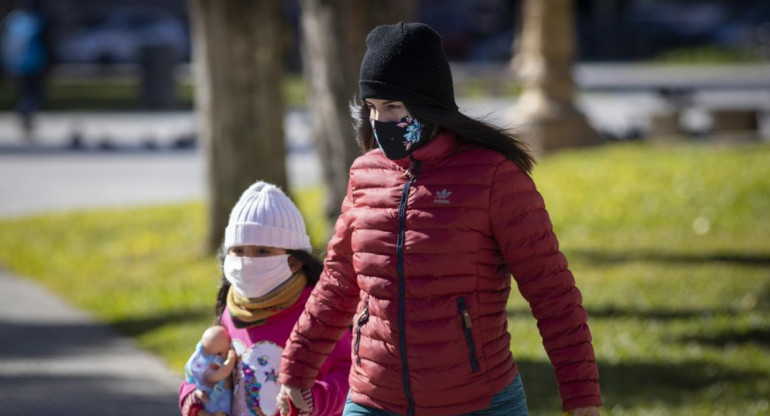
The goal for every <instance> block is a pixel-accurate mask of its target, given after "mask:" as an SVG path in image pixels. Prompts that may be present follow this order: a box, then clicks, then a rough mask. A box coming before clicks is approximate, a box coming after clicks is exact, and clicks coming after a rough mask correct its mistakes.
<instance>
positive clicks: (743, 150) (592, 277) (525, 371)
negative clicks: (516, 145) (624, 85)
mask: <svg viewBox="0 0 770 416" xmlns="http://www.w3.org/2000/svg"><path fill="white" fill-rule="evenodd" d="M535 180H536V182H537V183H538V186H539V187H540V190H541V192H542V193H543V195H544V197H545V199H546V203H547V206H548V209H549V211H550V213H551V216H552V220H553V222H554V225H555V228H556V232H557V234H558V235H559V237H560V241H561V245H562V249H563V250H564V252H565V253H566V255H567V257H568V258H569V259H570V263H571V268H572V270H573V272H574V273H575V276H576V278H577V281H578V285H579V286H580V288H581V290H582V292H583V296H584V303H585V306H586V308H587V309H588V311H589V315H590V325H591V329H592V332H593V336H594V345H595V348H596V354H597V359H598V361H599V367H600V374H601V384H602V391H603V394H604V400H605V403H606V404H605V406H604V408H603V414H605V415H767V414H770V407H769V403H768V398H770V359H768V357H770V354H769V353H770V145H768V144H756V145H747V146H739V147H730V148H728V147H715V146H710V145H704V144H681V145H671V146H655V145H650V144H641V143H632V144H614V145H609V146H605V147H602V148H595V149H584V150H574V151H565V152H561V153H557V154H553V155H550V156H547V157H546V158H544V159H543V160H541V161H540V163H539V164H538V166H537V167H536V169H535ZM295 191H296V192H295V195H297V196H298V200H299V204H300V207H301V209H302V211H303V212H304V214H305V215H306V217H307V218H308V222H309V223H310V224H311V228H312V230H313V231H312V233H313V244H314V246H315V247H319V248H320V247H323V246H324V245H325V241H323V239H324V237H323V236H322V230H323V229H324V224H323V219H322V211H321V210H320V209H318V207H319V206H322V205H321V204H320V198H321V194H320V191H318V190H315V189H299V190H295ZM204 224H205V216H204V211H203V206H202V204H198V203H192V204H186V205H173V206H163V207H152V208H137V209H127V210H99V211H93V212H75V213H64V214H54V215H46V216H37V217H32V218H24V219H18V220H12V221H5V222H0V263H2V264H4V265H5V266H6V267H8V268H9V269H11V270H13V271H15V272H18V273H20V274H22V275H26V276H29V277H31V278H34V279H36V280H39V281H41V282H43V283H44V284H45V285H46V286H48V287H50V288H51V289H53V290H54V291H55V292H57V293H59V294H61V295H62V296H64V297H65V298H66V299H68V300H69V301H71V302H72V303H74V304H75V305H77V306H80V307H82V308H85V309H87V310H89V311H92V312H93V313H94V314H96V315H97V316H98V317H99V318H100V319H102V320H103V321H105V322H108V323H109V324H111V325H113V326H114V327H116V328H117V329H118V330H119V331H121V332H123V333H125V334H128V335H130V336H132V337H134V338H136V339H137V340H138V342H139V343H140V344H141V345H142V346H143V347H145V348H147V349H149V350H151V351H154V352H156V353H158V354H159V355H161V356H162V357H163V358H165V359H166V360H167V361H168V362H170V363H171V365H172V366H173V367H174V368H176V369H178V370H181V368H182V366H183V363H184V361H185V360H186V358H187V357H188V354H189V353H190V352H191V351H192V348H193V346H194V344H195V341H196V340H197V339H198V337H199V335H200V333H201V331H202V329H203V328H204V327H205V326H206V325H207V324H209V323H210V321H211V319H212V317H213V305H214V296H215V291H216V288H217V284H218V281H219V271H218V266H217V264H216V260H215V258H214V256H212V255H209V254H206V253H204V252H203V250H202V247H203V236H204V229H203V226H204ZM509 315H510V321H509V326H510V329H511V332H512V334H513V341H512V344H511V350H512V351H513V353H514V355H515V357H516V360H517V362H518V363H519V365H520V368H521V371H522V377H523V378H524V383H525V388H526V389H527V394H528V401H529V405H530V408H531V410H532V414H533V415H541V414H542V415H546V414H551V415H552V414H558V408H559V400H558V395H557V392H556V387H555V381H554V377H553V372H552V370H551V369H550V364H549V363H548V360H547V358H546V356H545V353H544V352H543V349H542V346H541V344H540V339H539V335H538V333H537V330H536V328H535V322H534V321H533V319H532V318H531V315H530V313H529V311H528V308H527V306H526V304H525V303H524V301H523V300H522V299H521V298H520V296H519V295H517V294H516V295H513V296H512V297H511V300H510V302H509Z"/></svg>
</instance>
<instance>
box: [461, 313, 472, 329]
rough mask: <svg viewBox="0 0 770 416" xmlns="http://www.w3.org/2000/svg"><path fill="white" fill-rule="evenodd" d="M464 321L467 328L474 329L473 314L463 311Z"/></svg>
mask: <svg viewBox="0 0 770 416" xmlns="http://www.w3.org/2000/svg"><path fill="white" fill-rule="evenodd" d="M463 321H464V323H465V327H466V328H473V322H472V321H471V314H470V313H469V312H468V310H467V309H463Z"/></svg>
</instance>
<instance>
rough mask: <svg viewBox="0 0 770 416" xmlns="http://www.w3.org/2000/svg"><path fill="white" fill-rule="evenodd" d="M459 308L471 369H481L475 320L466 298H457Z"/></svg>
mask: <svg viewBox="0 0 770 416" xmlns="http://www.w3.org/2000/svg"><path fill="white" fill-rule="evenodd" d="M457 308H458V309H459V311H460V318H461V319H462V324H463V332H464V333H465V342H466V343H467V344H468V350H469V353H470V362H471V371H472V372H474V373H475V372H477V371H479V362H478V360H477V359H476V344H475V343H474V342H473V333H472V332H471V328H473V321H472V320H471V314H470V312H468V306H467V305H466V304H465V299H464V298H457Z"/></svg>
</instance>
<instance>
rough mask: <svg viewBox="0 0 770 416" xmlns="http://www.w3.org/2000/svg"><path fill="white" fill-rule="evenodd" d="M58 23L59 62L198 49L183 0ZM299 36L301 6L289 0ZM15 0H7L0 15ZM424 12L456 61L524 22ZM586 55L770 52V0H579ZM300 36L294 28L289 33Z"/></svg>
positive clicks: (443, 9)
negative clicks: (153, 49)
mask: <svg viewBox="0 0 770 416" xmlns="http://www.w3.org/2000/svg"><path fill="white" fill-rule="evenodd" d="M37 3H39V5H40V8H41V10H42V11H43V12H44V14H45V15H46V18H47V22H48V24H50V36H51V41H52V47H53V51H54V54H53V59H54V61H55V62H58V63H100V64H114V63H127V62H138V61H139V60H140V58H141V56H140V51H141V48H142V47H145V46H153V45H158V44H164V45H170V46H171V47H172V48H173V50H174V53H175V56H176V57H177V58H178V59H179V60H180V61H181V62H186V61H189V59H190V49H191V48H190V36H189V24H188V20H187V7H186V2H185V1H184V0H101V1H100V0H57V1H45V0H39V1H38V2H37ZM283 3H284V16H285V19H286V22H287V24H288V30H289V31H290V32H292V33H293V34H294V36H295V37H294V39H296V32H297V25H298V14H299V6H298V5H297V1H296V0H284V1H283ZM15 4H16V1H14V0H0V15H3V16H5V15H7V14H8V13H9V12H10V11H11V10H12V9H13V8H14V5H15ZM417 5H418V8H417V13H418V20H420V21H423V22H425V23H428V24H429V25H431V26H433V27H434V28H435V29H436V30H437V31H438V32H439V33H441V35H442V36H443V38H444V46H445V49H446V52H447V54H448V56H449V58H450V60H452V61H457V62H489V61H492V62H494V61H506V60H508V59H510V58H511V53H512V45H513V43H514V41H515V37H516V33H517V30H518V26H519V24H518V23H517V22H518V16H519V14H520V13H519V6H520V1H518V0H418V1H417ZM575 11H576V25H577V31H578V33H577V36H578V45H579V48H578V49H579V54H578V59H579V60H580V61H587V62H597V61H636V60H653V59H659V60H660V59H663V60H665V59H675V58H676V56H677V54H687V53H689V54H691V55H692V54H698V53H700V54H706V55H709V56H711V57H712V58H713V57H714V56H717V55H719V56H724V57H725V59H727V58H728V57H732V59H744V60H746V59H749V60H750V59H768V58H770V2H766V1H762V0H673V1H671V0H578V1H577V2H576V8H575ZM289 39H290V40H291V39H292V38H291V37H290V38H289ZM288 44H289V45H288V46H289V48H288V49H287V68H288V69H289V70H293V71H297V70H299V65H300V61H299V51H298V49H299V46H298V42H288Z"/></svg>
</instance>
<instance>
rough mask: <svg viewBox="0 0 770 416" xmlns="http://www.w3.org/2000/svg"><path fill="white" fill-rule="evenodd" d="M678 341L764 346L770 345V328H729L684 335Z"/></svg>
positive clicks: (721, 345) (713, 344) (715, 345)
mask: <svg viewBox="0 0 770 416" xmlns="http://www.w3.org/2000/svg"><path fill="white" fill-rule="evenodd" d="M679 341H680V342H684V343H690V342H697V343H699V344H705V345H710V346H714V347H725V346H727V345H731V344H758V345H761V346H764V347H770V328H761V329H749V330H745V331H741V330H737V329H731V330H727V331H722V332H718V333H716V334H710V335H693V336H685V337H682V338H681V339H679Z"/></svg>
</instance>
